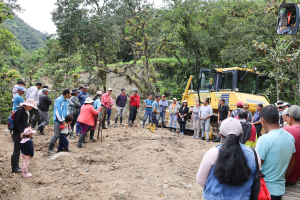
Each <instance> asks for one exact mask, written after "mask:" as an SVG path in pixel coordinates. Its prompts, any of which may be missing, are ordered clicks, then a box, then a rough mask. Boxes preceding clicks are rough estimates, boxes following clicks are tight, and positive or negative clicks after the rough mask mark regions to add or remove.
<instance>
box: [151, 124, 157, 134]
mask: <svg viewBox="0 0 300 200" xmlns="http://www.w3.org/2000/svg"><path fill="white" fill-rule="evenodd" d="M155 127H156V125H155V124H153V127H152V129H151V132H152V133H156V131H155Z"/></svg>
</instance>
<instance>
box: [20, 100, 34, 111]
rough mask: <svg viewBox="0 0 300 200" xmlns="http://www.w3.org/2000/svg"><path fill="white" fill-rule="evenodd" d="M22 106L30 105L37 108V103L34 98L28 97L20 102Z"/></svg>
mask: <svg viewBox="0 0 300 200" xmlns="http://www.w3.org/2000/svg"><path fill="white" fill-rule="evenodd" d="M20 106H30V107H33V108H35V109H37V106H36V103H35V102H34V100H33V99H26V101H25V102H24V103H20Z"/></svg>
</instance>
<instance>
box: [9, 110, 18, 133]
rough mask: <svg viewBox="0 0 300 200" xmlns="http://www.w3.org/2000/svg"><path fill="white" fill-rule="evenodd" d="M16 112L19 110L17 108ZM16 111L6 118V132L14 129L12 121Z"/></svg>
mask: <svg viewBox="0 0 300 200" xmlns="http://www.w3.org/2000/svg"><path fill="white" fill-rule="evenodd" d="M18 110H19V108H18ZM18 110H17V111H18ZM17 111H11V114H10V116H9V117H8V118H7V128H8V130H13V129H14V128H15V126H14V121H15V117H16V112H17Z"/></svg>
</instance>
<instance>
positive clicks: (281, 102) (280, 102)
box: [276, 100, 284, 105]
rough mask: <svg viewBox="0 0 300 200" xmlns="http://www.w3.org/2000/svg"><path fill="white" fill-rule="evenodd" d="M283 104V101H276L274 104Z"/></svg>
mask: <svg viewBox="0 0 300 200" xmlns="http://www.w3.org/2000/svg"><path fill="white" fill-rule="evenodd" d="M283 103H284V102H283V101H281V100H279V101H277V103H276V104H277V105H278V104H283Z"/></svg>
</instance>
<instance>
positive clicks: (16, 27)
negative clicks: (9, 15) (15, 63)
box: [4, 16, 48, 52]
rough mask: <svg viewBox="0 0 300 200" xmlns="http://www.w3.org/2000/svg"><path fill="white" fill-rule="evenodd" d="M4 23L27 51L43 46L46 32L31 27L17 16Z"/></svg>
mask: <svg viewBox="0 0 300 200" xmlns="http://www.w3.org/2000/svg"><path fill="white" fill-rule="evenodd" d="M4 24H5V26H6V27H7V28H8V29H9V30H10V31H11V32H12V33H13V34H14V35H15V36H16V37H17V38H18V40H19V41H20V43H21V44H22V46H23V47H24V48H25V49H27V50H28V51H29V52H31V51H34V50H38V49H40V48H43V47H44V46H45V44H44V41H45V40H47V36H48V34H47V33H43V32H41V31H38V30H36V29H34V28H32V27H31V26H30V25H28V24H27V23H26V22H24V21H23V20H22V19H21V18H19V17H18V16H15V19H14V20H6V21H5V22H4Z"/></svg>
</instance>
